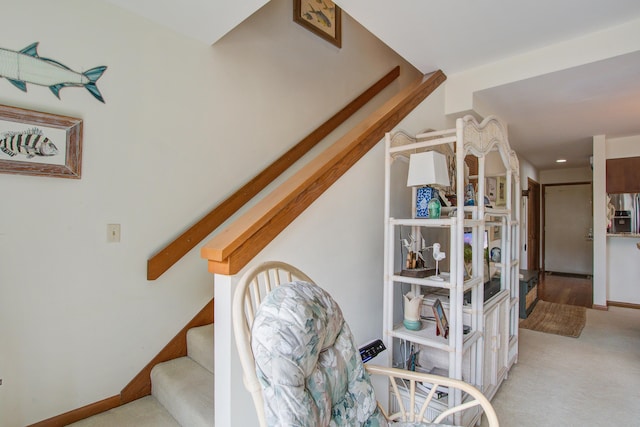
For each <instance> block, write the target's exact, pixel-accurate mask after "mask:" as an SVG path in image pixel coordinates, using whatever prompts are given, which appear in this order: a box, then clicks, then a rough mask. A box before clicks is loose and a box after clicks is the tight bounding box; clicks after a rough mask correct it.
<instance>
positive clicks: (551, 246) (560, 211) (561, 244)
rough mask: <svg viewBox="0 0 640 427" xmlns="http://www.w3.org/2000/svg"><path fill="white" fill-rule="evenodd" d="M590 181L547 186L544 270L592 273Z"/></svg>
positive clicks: (545, 194) (578, 274) (582, 274)
mask: <svg viewBox="0 0 640 427" xmlns="http://www.w3.org/2000/svg"><path fill="white" fill-rule="evenodd" d="M591 194H592V191H591V183H576V184H553V185H545V186H544V200H545V203H544V206H545V210H544V218H545V227H544V242H545V243H544V245H545V248H544V249H545V250H544V254H545V255H544V271H546V272H553V273H560V274H565V275H576V276H578V277H580V276H583V277H591V275H592V274H593V238H592V231H591V230H592V229H593V228H592V227H593V213H592V212H593V209H592V207H591Z"/></svg>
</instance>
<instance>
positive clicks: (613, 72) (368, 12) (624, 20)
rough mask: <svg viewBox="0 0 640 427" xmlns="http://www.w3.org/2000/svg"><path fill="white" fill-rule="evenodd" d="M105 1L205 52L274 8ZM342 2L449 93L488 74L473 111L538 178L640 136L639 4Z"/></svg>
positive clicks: (472, 91) (590, 0) (615, 0)
mask: <svg viewBox="0 0 640 427" xmlns="http://www.w3.org/2000/svg"><path fill="white" fill-rule="evenodd" d="M108 1H110V2H112V3H114V4H117V5H119V6H121V7H123V8H127V9H130V10H132V11H133V12H135V13H138V14H140V15H143V16H145V17H147V18H149V19H151V20H154V21H157V22H160V23H162V24H164V25H166V26H168V27H170V28H173V29H174V30H176V31H179V32H182V33H184V34H187V35H189V36H192V37H194V38H197V39H200V40H203V41H205V42H207V43H214V42H215V41H216V40H218V39H219V38H221V37H222V36H223V35H224V34H226V33H227V32H228V31H230V30H231V29H232V28H234V27H235V26H236V25H238V24H239V23H240V22H242V21H243V20H244V19H245V18H246V17H248V16H249V15H250V14H252V13H253V12H255V11H256V10H257V9H259V8H260V7H262V6H263V5H264V4H265V3H267V0H244V1H241V2H237V1H231V0H226V1H220V0H216V1H213V0H189V7H188V8H187V7H184V3H183V2H182V1H178V0H164V1H163V2H162V3H161V4H162V7H158V4H159V3H158V2H157V1H156V0H136V1H134V2H132V1H130V0H108ZM316 1H322V0H316ZM336 3H337V4H338V5H339V6H341V7H342V9H343V11H344V12H345V13H347V14H348V15H349V16H351V17H352V18H353V19H355V20H356V21H358V22H359V23H360V24H362V25H363V26H364V27H365V28H367V29H368V30H369V31H370V32H372V33H373V34H375V35H376V36H377V37H378V38H380V40H382V41H383V42H384V43H386V44H387V45H388V46H390V47H391V48H392V49H394V50H395V51H396V52H397V53H398V54H400V55H401V56H402V57H404V58H405V59H406V60H407V61H409V62H410V63H411V64H413V65H414V66H415V67H416V68H418V69H419V70H420V71H422V72H423V73H428V72H430V71H433V70H436V69H441V70H443V71H444V72H445V74H447V76H449V81H448V83H447V85H448V86H447V91H449V88H450V86H451V85H455V84H456V82H459V81H462V83H463V84H462V85H463V86H464V84H467V86H469V82H470V81H473V77H469V76H473V75H474V73H475V75H478V76H482V75H483V73H484V74H485V76H484V81H485V83H483V84H478V85H476V86H475V87H474V86H473V85H471V86H470V87H469V93H468V98H470V99H471V98H472V104H470V105H471V107H472V108H470V109H472V110H474V111H476V112H477V113H478V114H481V115H484V114H487V113H491V114H497V115H498V116H500V117H501V118H502V119H503V120H504V121H505V122H507V124H508V127H509V138H510V142H511V145H512V147H513V148H514V150H516V151H517V152H518V154H519V156H521V157H522V158H524V159H526V160H528V161H529V162H530V163H531V164H532V165H533V166H534V167H535V168H537V169H539V170H544V169H553V168H558V167H566V168H571V167H584V166H588V159H589V156H590V155H591V151H592V136H593V135H601V134H604V135H607V137H620V136H629V135H637V134H640V1H638V0H562V1H557V0H537V1H535V2H520V1H513V0H402V1H399V2H398V1H394V2H392V1H389V0H336ZM612 34H613V35H612ZM625 34H628V36H624V35H625ZM621 35H622V36H621ZM612 40H614V41H615V42H612ZM343 43H348V41H346V40H343ZM572 43H573V44H572ZM570 46H577V48H574V49H571V48H570ZM513 58H516V59H518V58H519V59H520V62H518V61H514V60H513ZM509 61H513V62H509ZM544 64H551V65H549V66H544ZM492 67H493V68H492ZM476 70H477V71H476ZM496 70H500V73H498V72H497V71H496ZM492 73H493V76H497V75H500V76H504V77H503V78H497V77H495V78H493V79H492V78H491V77H487V76H486V74H492ZM458 76H460V78H458V79H456V77H458ZM465 79H466V80H465ZM479 80H482V78H479ZM447 112H448V113H450V114H452V115H454V116H455V115H456V114H460V115H461V114H464V113H466V112H465V111H462V110H460V111H457V110H456V109H455V108H453V109H451V110H448V111H447ZM560 157H562V158H565V159H567V163H565V164H563V165H558V164H557V163H555V160H556V158H560Z"/></svg>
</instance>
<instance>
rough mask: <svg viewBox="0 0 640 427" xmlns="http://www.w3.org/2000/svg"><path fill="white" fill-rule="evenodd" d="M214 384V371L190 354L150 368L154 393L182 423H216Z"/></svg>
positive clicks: (199, 426) (187, 426) (192, 426)
mask: <svg viewBox="0 0 640 427" xmlns="http://www.w3.org/2000/svg"><path fill="white" fill-rule="evenodd" d="M212 350H213V346H211V350H210V351H212ZM213 387H214V383H213V373H211V372H210V371H209V370H207V369H205V368H203V367H202V366H201V365H200V364H199V363H197V362H195V361H194V360H193V359H191V358H190V357H180V358H178V359H173V360H170V361H168V362H164V363H160V364H158V365H156V366H155V367H154V368H153V369H152V370H151V394H152V395H153V396H154V397H155V398H156V399H158V401H159V402H160V403H161V404H162V405H163V406H164V407H165V408H166V410H167V411H168V412H169V413H170V414H171V415H172V416H173V418H175V419H176V420H177V421H178V422H179V423H180V425H182V426H183V427H211V426H213V425H214V411H213Z"/></svg>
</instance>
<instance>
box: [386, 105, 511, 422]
mask: <svg viewBox="0 0 640 427" xmlns="http://www.w3.org/2000/svg"><path fill="white" fill-rule="evenodd" d="M431 150H434V151H438V152H440V153H442V154H445V155H446V156H447V160H448V162H449V165H450V171H449V173H450V178H451V182H452V186H451V188H450V189H449V191H450V192H452V193H454V194H456V195H457V197H456V202H455V204H454V205H452V206H450V207H446V206H445V207H443V208H442V214H441V217H440V218H439V219H430V218H416V215H415V213H416V189H415V188H412V189H410V190H409V189H408V188H407V186H406V179H407V165H406V164H407V163H408V159H409V156H410V155H411V154H413V153H419V152H423V151H431ZM468 156H471V157H472V158H474V168H475V166H476V164H475V163H476V162H475V160H476V159H477V174H475V173H474V175H473V176H471V177H470V179H471V180H472V181H474V180H475V181H476V183H477V190H476V197H475V204H474V205H473V206H465V198H464V195H463V191H462V190H463V189H464V188H465V184H466V183H467V180H468V179H469V177H468V176H466V177H465V158H467V157H468ZM385 159H386V160H385V260H384V282H385V291H384V334H383V336H384V341H385V345H386V346H387V348H388V349H389V356H388V357H389V358H390V359H391V360H389V363H390V364H391V365H392V366H400V367H404V368H410V366H409V364H410V362H409V361H408V359H409V358H411V355H412V354H416V356H415V357H414V358H412V359H411V360H412V361H415V362H416V365H417V366H418V368H417V369H419V368H421V369H422V370H425V371H433V370H435V371H437V372H439V373H445V374H448V376H449V377H451V378H456V379H462V380H464V381H466V382H468V383H470V384H473V385H475V386H476V387H477V388H479V389H480V390H482V391H483V392H484V393H485V395H487V397H488V398H491V397H493V395H494V394H495V392H496V391H497V389H498V387H499V385H500V383H501V382H502V380H504V378H505V377H506V375H507V373H508V370H509V369H510V368H511V366H512V364H513V363H515V362H516V361H517V355H518V315H519V304H518V301H519V300H518V297H519V275H518V273H519V226H518V224H519V214H520V209H519V206H520V193H521V192H520V182H519V180H520V179H519V165H518V159H517V156H516V154H515V153H514V152H513V151H512V150H511V148H510V147H509V143H508V141H507V135H506V131H505V128H504V126H503V125H502V123H501V122H500V121H499V120H498V119H497V118H495V117H489V118H487V119H486V120H484V121H483V122H482V123H480V124H479V123H478V122H477V121H476V120H475V119H474V118H473V117H471V116H467V117H464V118H461V119H458V120H457V121H456V127H455V128H454V129H449V130H445V131H434V132H427V133H423V134H418V135H414V136H412V135H408V134H406V133H404V132H402V131H398V132H395V133H393V134H391V133H387V134H386V136H385ZM487 161H488V162H489V163H491V165H492V167H493V168H494V169H495V165H496V164H497V165H499V166H500V168H499V169H501V170H500V171H499V172H498V174H499V175H500V177H501V179H500V183H501V184H502V185H503V188H502V193H501V195H502V196H503V199H502V200H501V206H500V207H499V208H491V207H488V206H486V205H485V177H486V174H485V168H486V163H487ZM409 191H410V192H411V197H410V198H409V197H408V192H409ZM398 193H399V194H398ZM409 199H411V201H410V202H409ZM407 205H409V206H407ZM489 235H491V236H492V237H493V236H499V239H493V238H488V237H487V236H489ZM465 237H466V239H467V240H468V241H469V242H470V248H471V262H470V263H469V262H468V258H469V256H468V255H467V262H466V263H465ZM407 240H410V241H411V244H412V245H415V251H416V252H420V253H421V254H422V251H424V250H425V249H428V248H429V247H432V245H433V244H434V243H435V242H437V243H440V244H441V246H442V250H443V252H445V253H446V255H447V256H446V259H445V260H443V261H441V262H440V267H441V271H443V272H445V273H448V274H446V276H445V278H444V280H442V281H437V280H434V279H432V278H430V277H415V276H414V275H413V274H408V271H407V269H406V267H407V266H406V265H405V262H406V259H407V257H406V255H405V253H404V252H403V248H405V249H406V248H407V244H406V242H407ZM485 241H486V242H487V243H485ZM485 245H487V246H489V245H495V248H498V249H499V250H496V249H495V248H488V247H487V248H486V249H485ZM412 247H413V246H412ZM492 249H494V250H492ZM407 250H408V249H407ZM485 251H486V252H487V253H488V252H489V251H491V252H492V254H491V257H492V260H491V262H489V260H488V255H485ZM420 258H421V259H423V260H424V261H425V263H427V264H428V263H429V261H431V263H432V264H433V263H434V261H433V259H432V258H431V257H430V256H428V255H423V256H421V257H420ZM469 265H470V269H469V268H468V267H469ZM429 267H430V266H429ZM424 268H427V266H425V267H424ZM447 270H448V271H447ZM469 270H470V271H469ZM494 271H495V273H496V274H494V275H490V274H489V272H491V273H493V272H494ZM403 273H404V274H403ZM443 275H445V274H443ZM492 276H495V277H492ZM492 283H493V285H494V286H495V287H496V289H494V290H491V289H488V287H490V286H491V284H492ZM407 292H412V293H413V294H414V295H423V301H422V306H421V328H420V330H417V331H414V330H409V329H407V328H406V327H405V326H404V325H403V318H404V314H403V301H404V295H405V294H406V293H407ZM487 295H488V297H487ZM436 299H439V300H440V302H441V303H442V307H443V310H444V312H445V314H446V317H447V319H448V322H449V331H448V337H446V338H445V337H443V336H442V335H437V334H436V323H435V322H434V321H432V320H431V319H430V318H432V317H433V310H432V307H433V304H434V303H435V301H436ZM412 350H413V351H412ZM447 398H448V402H449V404H450V405H453V404H456V403H457V402H460V401H461V400H463V399H465V396H462V395H459V394H458V395H452V396H447V397H444V398H443V399H440V400H439V401H440V404H439V405H442V402H443V401H444V402H445V407H446V402H447ZM430 409H432V410H441V409H442V408H430ZM479 415H480V414H479V413H478V412H476V413H475V415H473V414H472V415H471V416H470V417H469V418H467V419H463V420H459V419H458V420H454V421H455V422H456V425H458V424H461V425H472V424H474V423H475V422H476V421H478V419H479V418H478V417H479Z"/></svg>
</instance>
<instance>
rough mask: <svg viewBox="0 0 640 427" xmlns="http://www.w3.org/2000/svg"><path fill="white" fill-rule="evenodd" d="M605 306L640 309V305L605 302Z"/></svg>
mask: <svg viewBox="0 0 640 427" xmlns="http://www.w3.org/2000/svg"><path fill="white" fill-rule="evenodd" d="M607 305H610V306H613V307H624V308H635V309H636V310H638V309H640V304H632V303H630V302H617V301H607Z"/></svg>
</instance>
